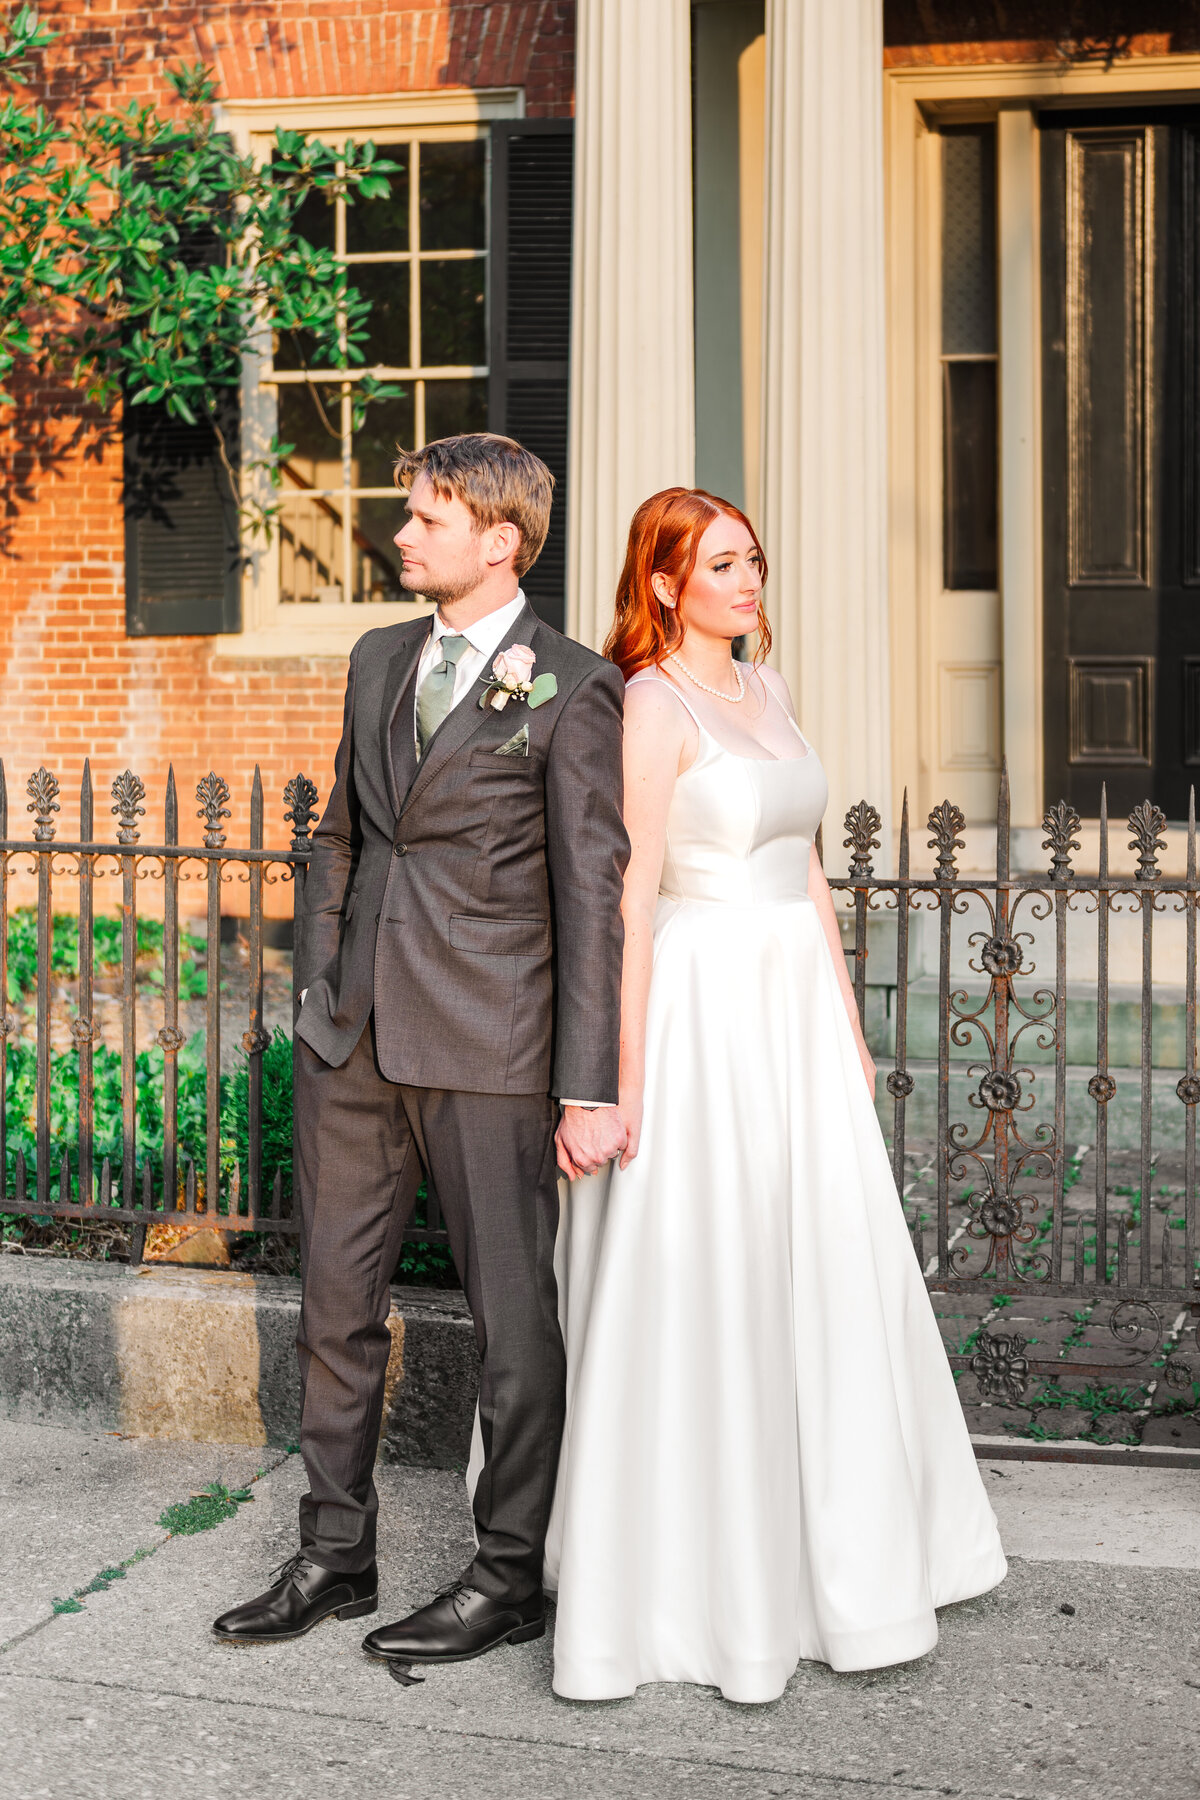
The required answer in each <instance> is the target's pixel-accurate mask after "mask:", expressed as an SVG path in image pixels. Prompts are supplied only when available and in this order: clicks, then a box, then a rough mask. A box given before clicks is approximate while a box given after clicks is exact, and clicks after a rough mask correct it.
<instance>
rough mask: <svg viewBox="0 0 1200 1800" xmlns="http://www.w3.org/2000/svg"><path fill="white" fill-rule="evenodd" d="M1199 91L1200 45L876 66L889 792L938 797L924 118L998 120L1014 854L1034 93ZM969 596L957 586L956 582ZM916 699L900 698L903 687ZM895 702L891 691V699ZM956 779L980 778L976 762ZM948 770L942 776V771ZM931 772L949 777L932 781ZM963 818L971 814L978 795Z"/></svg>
mask: <svg viewBox="0 0 1200 1800" xmlns="http://www.w3.org/2000/svg"><path fill="white" fill-rule="evenodd" d="M1151 100H1157V101H1159V102H1160V103H1162V102H1166V103H1170V102H1171V101H1172V100H1179V101H1191V102H1193V103H1195V102H1196V101H1197V100H1200V56H1171V57H1161V56H1157V57H1138V58H1130V59H1129V60H1127V61H1123V62H1119V63H1116V64H1114V65H1113V67H1112V68H1111V69H1107V70H1106V69H1105V68H1104V67H1103V66H1102V65H1100V64H1093V65H1088V66H1084V67H1071V68H1067V69H1062V68H1060V67H1058V66H1057V65H1052V64H1051V65H1048V64H1044V63H980V64H977V65H973V66H971V67H969V68H964V67H961V66H958V67H951V68H941V69H935V68H928V67H905V68H895V69H887V70H885V72H884V145H885V150H884V154H885V159H886V169H885V184H886V185H885V194H886V206H887V218H886V230H887V283H888V319H887V330H888V351H887V356H888V408H889V496H888V497H889V517H890V528H889V584H890V593H891V623H892V632H891V640H892V688H893V694H894V695H895V696H896V700H895V703H894V704H893V708H892V719H893V729H892V768H893V770H894V778H893V785H894V788H895V792H894V795H893V805H894V809H895V815H896V816H897V817H898V816H899V811H900V802H901V798H902V790H903V787H904V784H905V782H906V781H908V782H910V783H911V782H912V781H913V780H914V778H915V780H916V784H917V786H916V791H915V792H912V791H910V794H909V799H910V804H911V806H912V810H913V812H914V815H915V817H916V818H918V819H920V818H923V817H924V814H925V813H926V812H927V811H928V810H929V808H930V807H932V806H934V805H936V804H937V803H938V802H939V801H940V800H942V799H944V798H946V797H949V798H951V799H958V798H959V795H958V794H957V793H955V792H954V791H952V786H953V784H954V780H955V777H956V776H958V771H957V770H955V771H954V772H953V773H952V774H947V772H946V771H945V770H944V769H943V768H942V766H941V757H940V751H939V744H938V732H939V713H940V710H941V709H940V704H939V692H938V686H939V667H938V665H939V663H940V662H945V661H947V660H949V661H954V660H956V659H955V657H954V654H953V646H950V647H948V648H947V649H945V650H943V643H942V635H941V621H940V620H939V608H940V604H941V601H942V587H941V500H942V493H941V486H942V470H941V406H940V387H939V380H938V375H939V352H940V341H939V340H940V319H939V299H938V296H939V276H940V245H939V235H940V220H939V218H938V188H937V181H936V175H937V157H936V130H937V127H938V126H940V125H943V124H955V123H967V122H970V121H977V120H983V119H994V120H995V121H996V123H997V211H998V239H999V246H998V249H999V254H998V274H997V282H998V291H997V300H998V311H999V350H1000V358H999V362H1000V366H999V395H998V397H999V418H1000V450H999V478H1000V594H999V598H998V602H997V603H996V604H997V606H998V621H997V623H998V632H999V646H1000V648H999V657H1000V686H1001V733H1000V738H1001V747H1002V749H1003V751H1004V752H1005V754H1006V755H1007V760H1008V771H1009V781H1010V787H1011V797H1012V821H1013V826H1014V843H1013V850H1014V857H1015V859H1016V861H1017V866H1025V864H1026V863H1028V865H1029V866H1031V867H1035V866H1037V865H1038V863H1039V861H1040V860H1044V852H1043V851H1042V849H1041V836H1042V830H1041V823H1040V821H1041V817H1042V810H1043V792H1042V783H1043V744H1042V659H1043V643H1042V527H1041V490H1042V454H1041V307H1040V269H1041V259H1040V232H1039V200H1038V189H1039V173H1040V171H1039V159H1038V134H1037V127H1036V114H1037V112H1038V111H1040V110H1042V109H1044V108H1046V107H1048V106H1059V105H1061V106H1064V107H1070V106H1074V105H1077V104H1090V105H1106V106H1114V107H1119V106H1120V105H1122V104H1123V103H1124V104H1131V105H1139V104H1146V103H1148V102H1149V101H1151ZM967 598H971V597H970V596H968V597H967ZM914 695H915V696H916V701H917V704H916V706H915V707H914V706H913V704H912V696H914ZM901 696H903V697H904V704H900V697H901ZM981 775H985V776H986V779H988V780H990V781H992V782H993V783H994V779H995V775H994V772H992V771H975V772H968V771H963V774H962V776H961V777H960V778H959V780H958V785H959V786H960V787H961V786H963V785H964V784H965V785H969V786H973V787H974V788H975V789H976V790H981V788H982V783H981V780H980V776H981ZM948 783H950V784H951V786H948V785H947V784H948ZM943 788H945V789H946V790H947V791H946V792H942V791H939V790H941V789H943ZM977 816H979V817H983V816H985V812H984V811H983V810H981V811H980V812H979V813H978V814H977ZM964 835H965V836H966V838H967V849H966V852H965V858H964V861H965V866H967V867H971V866H983V865H984V864H985V863H986V862H987V860H988V858H989V857H990V856H991V855H992V854H993V852H994V844H993V837H994V831H993V829H992V828H990V827H986V826H983V825H980V826H977V827H974V828H972V827H971V826H970V825H968V827H967V830H966V832H965V834H964Z"/></svg>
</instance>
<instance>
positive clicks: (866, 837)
mask: <svg viewBox="0 0 1200 1800" xmlns="http://www.w3.org/2000/svg"><path fill="white" fill-rule="evenodd" d="M843 824H844V825H845V827H846V830H847V831H848V832H849V834H850V835H849V836H848V837H845V838H843V839H842V848H843V850H849V851H851V852H852V855H851V858H850V871H849V873H850V879H851V881H869V880H870V879H871V852H872V850H878V849H879V845H880V840H879V838H878V836H877V835H876V834H877V833H878V832H879V830H880V829H881V827H882V825H883V820H882V819H881V818H880V816H879V814H878V812H876V810H875V808H874V807H873V806H872V805H871V804H870V803H869V802H868V801H866V800H860V801H859V802H858V805H857V806H852V807H851V808H850V810H849V812H848V813H847V814H846V817H845V819H844V820H843Z"/></svg>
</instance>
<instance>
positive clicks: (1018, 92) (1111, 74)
mask: <svg viewBox="0 0 1200 1800" xmlns="http://www.w3.org/2000/svg"><path fill="white" fill-rule="evenodd" d="M884 82H885V84H886V85H887V86H888V87H890V88H892V89H893V90H894V91H895V92H896V93H897V94H898V95H901V94H902V95H904V96H905V97H906V98H908V99H910V100H914V101H918V102H920V103H922V104H923V105H925V106H927V107H929V108H930V110H937V109H938V108H939V106H940V105H941V104H943V103H947V102H954V101H960V100H965V101H968V102H973V103H975V104H977V105H978V104H980V103H982V104H984V105H987V104H988V103H990V105H991V110H992V111H994V110H995V108H996V106H998V105H999V106H1003V105H1004V104H1006V103H1010V102H1012V101H1021V100H1032V101H1038V102H1041V103H1043V104H1044V103H1045V102H1046V101H1047V100H1054V99H1077V98H1083V97H1085V96H1088V95H1093V94H1094V95H1097V96H1108V95H1114V94H1115V95H1124V94H1130V95H1141V94H1145V93H1162V94H1166V93H1171V94H1179V95H1180V96H1183V95H1186V94H1187V93H1189V92H1195V94H1196V96H1197V98H1200V56H1138V57H1131V58H1130V59H1129V60H1128V61H1127V62H1119V63H1114V65H1113V67H1112V68H1111V69H1110V70H1108V71H1107V72H1106V71H1105V70H1104V69H1103V68H1102V67H1100V66H1098V65H1095V64H1091V65H1089V66H1087V67H1086V68H1078V67H1077V68H1070V69H1065V70H1062V69H1056V68H1054V67H1052V66H1048V65H1047V64H1045V63H978V64H974V65H972V66H971V67H970V68H964V67H962V66H959V67H955V68H946V69H931V68H907V69H885V70H884ZM956 110H957V109H956ZM976 116H986V115H983V114H979V115H976Z"/></svg>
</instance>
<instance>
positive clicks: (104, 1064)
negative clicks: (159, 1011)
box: [5, 1027, 292, 1212]
mask: <svg viewBox="0 0 1200 1800" xmlns="http://www.w3.org/2000/svg"><path fill="white" fill-rule="evenodd" d="M5 1060H6V1068H7V1076H8V1079H7V1085H6V1089H5V1124H6V1144H5V1150H6V1158H5V1161H6V1168H5V1177H6V1180H7V1182H8V1191H9V1192H11V1191H12V1186H13V1183H14V1181H15V1179H16V1159H17V1153H18V1151H19V1152H21V1153H22V1154H23V1155H24V1158H25V1166H26V1169H27V1171H28V1172H29V1173H30V1174H31V1175H32V1173H33V1171H34V1170H35V1169H36V1167H37V1110H36V1107H37V1051H36V1047H35V1045H33V1044H31V1043H29V1042H28V1041H27V1040H24V1039H16V1040H14V1041H13V1042H11V1043H10V1044H9V1045H8V1046H7V1049H6V1052H5ZM177 1060H178V1071H179V1078H178V1083H177V1105H176V1119H177V1142H178V1145H179V1166H180V1172H181V1174H182V1171H183V1167H184V1162H185V1159H186V1158H188V1157H190V1158H191V1159H192V1161H193V1162H194V1163H195V1164H196V1172H197V1179H198V1181H199V1182H200V1183H201V1184H202V1183H203V1176H204V1159H205V1146H206V1142H207V1132H208V1093H207V1078H206V1073H205V1064H204V1034H203V1032H197V1033H196V1035H195V1036H194V1037H192V1038H190V1039H189V1040H188V1042H187V1043H186V1044H185V1045H184V1047H183V1049H182V1050H180V1052H179V1055H178V1059H177ZM163 1062H164V1056H163V1051H162V1049H161V1047H160V1046H159V1045H157V1044H155V1045H153V1046H152V1047H151V1048H150V1049H148V1050H142V1051H139V1053H138V1055H137V1058H136V1059H135V1063H134V1082H135V1089H136V1093H135V1109H136V1119H137V1159H138V1164H139V1166H140V1165H141V1164H142V1163H143V1162H144V1161H145V1160H146V1159H147V1158H149V1161H150V1166H151V1170H152V1172H153V1174H154V1187H155V1192H156V1193H160V1192H161V1186H162V1179H161V1172H162V1154H163V1088H162V1083H163ZM262 1064H263V1163H262V1167H263V1186H264V1189H265V1190H266V1191H268V1192H269V1190H270V1186H271V1183H272V1182H273V1181H274V1179H275V1171H276V1170H277V1169H278V1170H279V1171H280V1172H281V1175H282V1180H283V1192H284V1194H285V1195H287V1194H290V1192H291V1187H292V1044H291V1039H290V1038H289V1037H288V1036H287V1035H286V1033H285V1032H283V1031H281V1030H279V1029H278V1027H277V1028H276V1031H275V1035H274V1036H273V1038H272V1039H271V1042H270V1043H269V1044H268V1045H267V1048H266V1049H265V1050H264V1052H263V1058H262ZM92 1073H93V1091H94V1095H95V1102H94V1106H95V1114H94V1116H95V1124H94V1128H93V1145H94V1150H93V1162H94V1167H95V1169H96V1171H97V1173H98V1172H99V1169H100V1165H101V1163H102V1161H103V1159H104V1158H105V1157H107V1158H108V1159H109V1161H110V1162H111V1164H112V1166H113V1168H114V1170H117V1169H119V1168H120V1166H121V1157H122V1152H123V1148H124V1129H123V1123H122V1113H121V1058H120V1054H119V1053H118V1052H117V1051H116V1050H109V1049H108V1048H106V1046H105V1045H103V1044H98V1045H97V1046H96V1047H95V1049H94V1050H93V1052H92ZM249 1120H250V1068H249V1062H248V1060H247V1059H246V1057H245V1056H240V1059H239V1063H238V1066H237V1068H235V1069H234V1070H233V1072H232V1073H231V1074H228V1075H222V1077H221V1184H222V1188H223V1189H227V1187H228V1183H229V1182H230V1181H231V1180H232V1177H233V1171H234V1169H235V1168H237V1169H239V1170H240V1174H241V1181H242V1188H243V1192H244V1191H245V1187H246V1182H247V1179H248V1175H249V1151H250V1124H249ZM50 1139H51V1145H52V1149H51V1161H52V1169H51V1175H52V1178H53V1177H54V1176H56V1175H57V1172H58V1167H59V1164H60V1162H61V1160H62V1154H63V1150H64V1148H65V1149H66V1150H67V1155H68V1160H69V1162H70V1166H71V1173H72V1175H74V1176H76V1177H78V1173H79V1156H78V1149H77V1145H78V1141H79V1052H78V1050H74V1049H72V1050H64V1051H62V1052H60V1053H59V1054H58V1055H56V1056H53V1057H51V1060H50ZM201 1191H202V1187H201ZM218 1210H219V1211H222V1212H224V1211H227V1210H228V1205H227V1202H226V1200H225V1198H224V1197H222V1199H221V1201H220V1205H219V1208H218Z"/></svg>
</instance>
